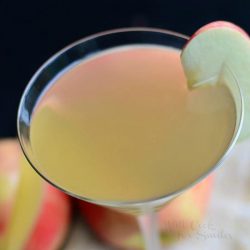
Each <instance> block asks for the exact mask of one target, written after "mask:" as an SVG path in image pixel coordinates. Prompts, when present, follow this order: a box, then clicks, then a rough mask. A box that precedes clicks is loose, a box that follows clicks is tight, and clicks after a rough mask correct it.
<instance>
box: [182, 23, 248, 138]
mask: <svg viewBox="0 0 250 250" xmlns="http://www.w3.org/2000/svg"><path fill="white" fill-rule="evenodd" d="M181 62H182V65H183V68H184V72H185V75H186V77H187V81H188V86H189V88H195V87H198V86H201V85H203V84H214V83H216V82H217V80H218V77H221V74H223V69H224V68H225V67H228V68H229V69H230V70H231V71H232V72H233V74H234V75H235V77H236V79H237V81H238V83H239V85H240V88H241V92H242V94H243V98H244V108H245V110H244V121H243V127H242V130H241V134H240V139H244V138H246V137H248V136H250V39H249V36H248V35H247V33H246V32H245V31H244V30H243V29H242V28H240V27H238V26H237V25H235V24H232V23H229V22H225V21H217V22H212V23H210V24H207V25H205V26H204V27H202V28H200V29H199V30H198V31H197V32H195V33H194V35H193V36H192V37H191V38H190V40H189V41H188V43H187V44H186V46H185V47H184V49H183V50H182V53H181Z"/></svg>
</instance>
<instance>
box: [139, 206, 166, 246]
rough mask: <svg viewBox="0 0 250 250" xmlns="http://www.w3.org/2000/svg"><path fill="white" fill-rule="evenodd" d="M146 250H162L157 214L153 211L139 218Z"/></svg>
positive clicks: (150, 210)
mask: <svg viewBox="0 0 250 250" xmlns="http://www.w3.org/2000/svg"><path fill="white" fill-rule="evenodd" d="M137 220H138V223H139V226H140V229H141V233H142V235H143V238H144V244H145V249H146V250H160V249H161V244H160V234H159V231H158V220H157V214H156V212H155V211H154V210H153V209H149V210H147V211H145V212H144V213H143V214H142V215H140V216H138V217H137Z"/></svg>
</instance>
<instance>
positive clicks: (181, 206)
mask: <svg viewBox="0 0 250 250" xmlns="http://www.w3.org/2000/svg"><path fill="white" fill-rule="evenodd" d="M212 182H213V177H212V176H210V177H208V178H206V179H205V180H204V181H202V182H201V183H199V184H198V185H196V186H195V187H194V188H192V189H190V190H189V191H187V192H185V193H184V194H182V195H181V196H179V197H178V198H176V199H175V200H173V201H172V202H171V203H169V204H168V205H166V206H165V207H163V208H162V209H161V210H160V212H159V213H158V219H159V227H160V232H161V237H162V242H163V244H164V245H167V244H169V243H170V242H173V241H174V240H175V239H176V238H180V237H185V235H186V234H188V233H190V232H192V231H193V230H194V229H195V228H196V227H197V226H198V225H199V223H201V221H202V219H203V217H204V215H205V213H206V208H207V206H208V202H209V198H210V193H211V188H212ZM78 203H79V208H80V212H81V214H82V216H83V217H84V218H85V220H86V221H87V223H88V224H89V225H90V227H91V228H92V229H93V231H94V232H95V233H96V235H97V236H98V237H99V238H100V239H101V240H103V241H105V242H106V243H108V244H110V245H112V246H114V247H117V248H122V249H143V240H142V237H141V234H140V232H139V227H138V224H137V222H136V220H135V218H134V217H133V216H131V215H128V214H124V213H120V212H118V211H115V210H111V209H108V208H104V207H101V206H97V205H93V204H90V203H87V202H84V201H80V200H79V201H78Z"/></svg>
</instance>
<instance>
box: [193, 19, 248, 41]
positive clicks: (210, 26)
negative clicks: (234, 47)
mask: <svg viewBox="0 0 250 250" xmlns="http://www.w3.org/2000/svg"><path fill="white" fill-rule="evenodd" d="M221 27H224V28H230V29H233V30H237V31H239V32H241V33H242V34H243V35H244V36H246V38H249V35H248V33H247V32H246V31H245V30H243V29H242V28H241V27H239V26H238V25H236V24H234V23H230V22H227V21H215V22H212V23H208V24H206V25H204V26H202V27H201V28H200V29H198V30H197V31H196V32H195V33H194V34H193V35H192V36H191V37H190V39H189V42H190V41H191V40H192V39H193V38H194V37H196V36H197V35H199V34H200V33H202V32H204V31H206V30H208V29H214V28H221Z"/></svg>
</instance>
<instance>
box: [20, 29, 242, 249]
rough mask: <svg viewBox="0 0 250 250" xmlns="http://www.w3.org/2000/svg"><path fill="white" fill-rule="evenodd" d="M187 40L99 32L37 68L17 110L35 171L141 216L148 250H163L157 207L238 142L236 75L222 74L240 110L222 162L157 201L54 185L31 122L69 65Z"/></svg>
mask: <svg viewBox="0 0 250 250" xmlns="http://www.w3.org/2000/svg"><path fill="white" fill-rule="evenodd" d="M187 40H188V37H187V36H185V35H182V34H178V33H176V32H172V31H167V30H160V29H153V28H124V29H117V30H111V31H106V32H102V33H98V34H96V35H92V36H89V37H87V38H84V39H81V40H79V41H77V42H75V43H72V44H71V45H69V46H67V47H66V48H64V49H63V50H61V51H59V52H58V53H57V54H55V55H54V56H53V57H51V58H50V59H49V60H48V61H47V62H45V63H44V64H43V65H42V66H41V67H40V68H39V69H38V71H37V72H36V73H35V74H34V76H33V77H32V79H31V80H30V82H29V84H28V86H27V87H26V89H25V91H24V93H23V96H22V99H21V102H20V106H19V110H18V117H17V130H18V137H19V140H20V144H21V147H22V149H23V152H24V154H25V156H26V158H27V160H28V161H29V163H30V165H31V166H32V167H33V168H34V169H35V171H36V172H37V173H38V174H39V175H40V176H42V177H43V178H44V179H45V180H47V181H48V182H49V183H50V184H52V185H54V186H55V187H57V188H59V189H60V190H62V191H64V192H66V193H68V194H70V195H72V196H74V197H77V198H79V199H82V200H85V201H88V202H91V203H95V204H99V205H102V206H106V207H112V208H116V209H119V210H122V211H124V212H129V213H131V212H132V213H134V214H139V215H138V216H137V217H138V223H139V225H140V228H141V231H142V234H143V236H144V238H145V246H146V249H147V250H158V249H160V240H159V234H158V231H157V220H156V214H155V210H156V208H159V207H160V206H162V205H164V204H165V203H167V202H168V201H170V200H171V199H173V198H175V197H176V196H178V195H179V194H181V193H183V192H184V191H185V190H186V189H188V188H191V187H192V186H194V185H195V184H197V183H198V182H199V181H201V180H202V179H204V178H205V177H206V176H207V175H209V174H210V173H211V172H212V171H213V170H214V169H215V168H217V167H218V166H220V165H221V164H222V163H223V161H224V160H225V158H226V157H227V156H228V154H229V152H230V151H231V149H232V148H233V146H234V144H235V143H236V141H237V138H238V136H239V133H240V129H241V125H242V121H243V114H244V112H243V109H244V107H243V101H242V95H241V91H240V88H239V85H238V82H237V79H236V77H235V76H234V74H233V72H232V71H231V70H230V69H228V68H226V67H225V68H224V69H223V70H226V71H227V73H226V74H221V76H219V77H220V79H219V82H220V84H225V85H227V86H228V88H229V89H230V90H231V93H232V95H233V97H234V100H235V104H236V110H237V119H236V126H235V131H234V135H233V137H232V140H231V142H230V144H229V145H228V148H227V149H226V150H225V152H224V154H223V156H222V157H221V159H220V160H219V161H218V162H217V163H216V164H215V165H214V166H211V168H210V170H209V171H207V172H206V173H204V174H203V175H202V176H201V177H200V178H198V179H197V180H196V181H195V182H193V183H192V184H190V185H189V186H187V187H185V188H183V189H181V190H178V191H176V192H173V193H168V194H166V195H165V196H164V197H161V198H157V199H152V200H145V201H138V202H116V201H113V202H110V201H99V200H91V199H88V198H85V197H84V196H78V195H76V194H74V193H71V192H69V191H67V190H65V189H64V188H63V187H58V186H57V185H56V184H55V183H53V181H52V180H50V179H48V178H47V177H46V176H44V175H43V174H42V173H41V172H39V170H38V169H37V168H36V166H35V161H34V156H33V153H32V145H31V142H30V125H31V120H32V113H33V110H34V107H35V106H36V104H37V102H39V98H40V96H41V94H42V93H44V91H46V88H47V87H48V84H49V83H50V82H51V80H52V79H53V78H54V77H55V76H56V75H57V74H58V73H60V72H62V71H63V70H64V69H66V68H68V66H69V65H72V64H73V63H75V62H79V61H80V60H83V59H85V58H86V57H88V56H90V55H92V54H95V53H98V52H101V51H104V50H106V49H110V48H114V47H116V46H124V45H135V44H136V45H161V46H167V47H173V48H176V49H179V50H181V49H182V48H183V46H184V45H185V44H186V42H187ZM138 212H139V213H138ZM148 225H150V226H148Z"/></svg>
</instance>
